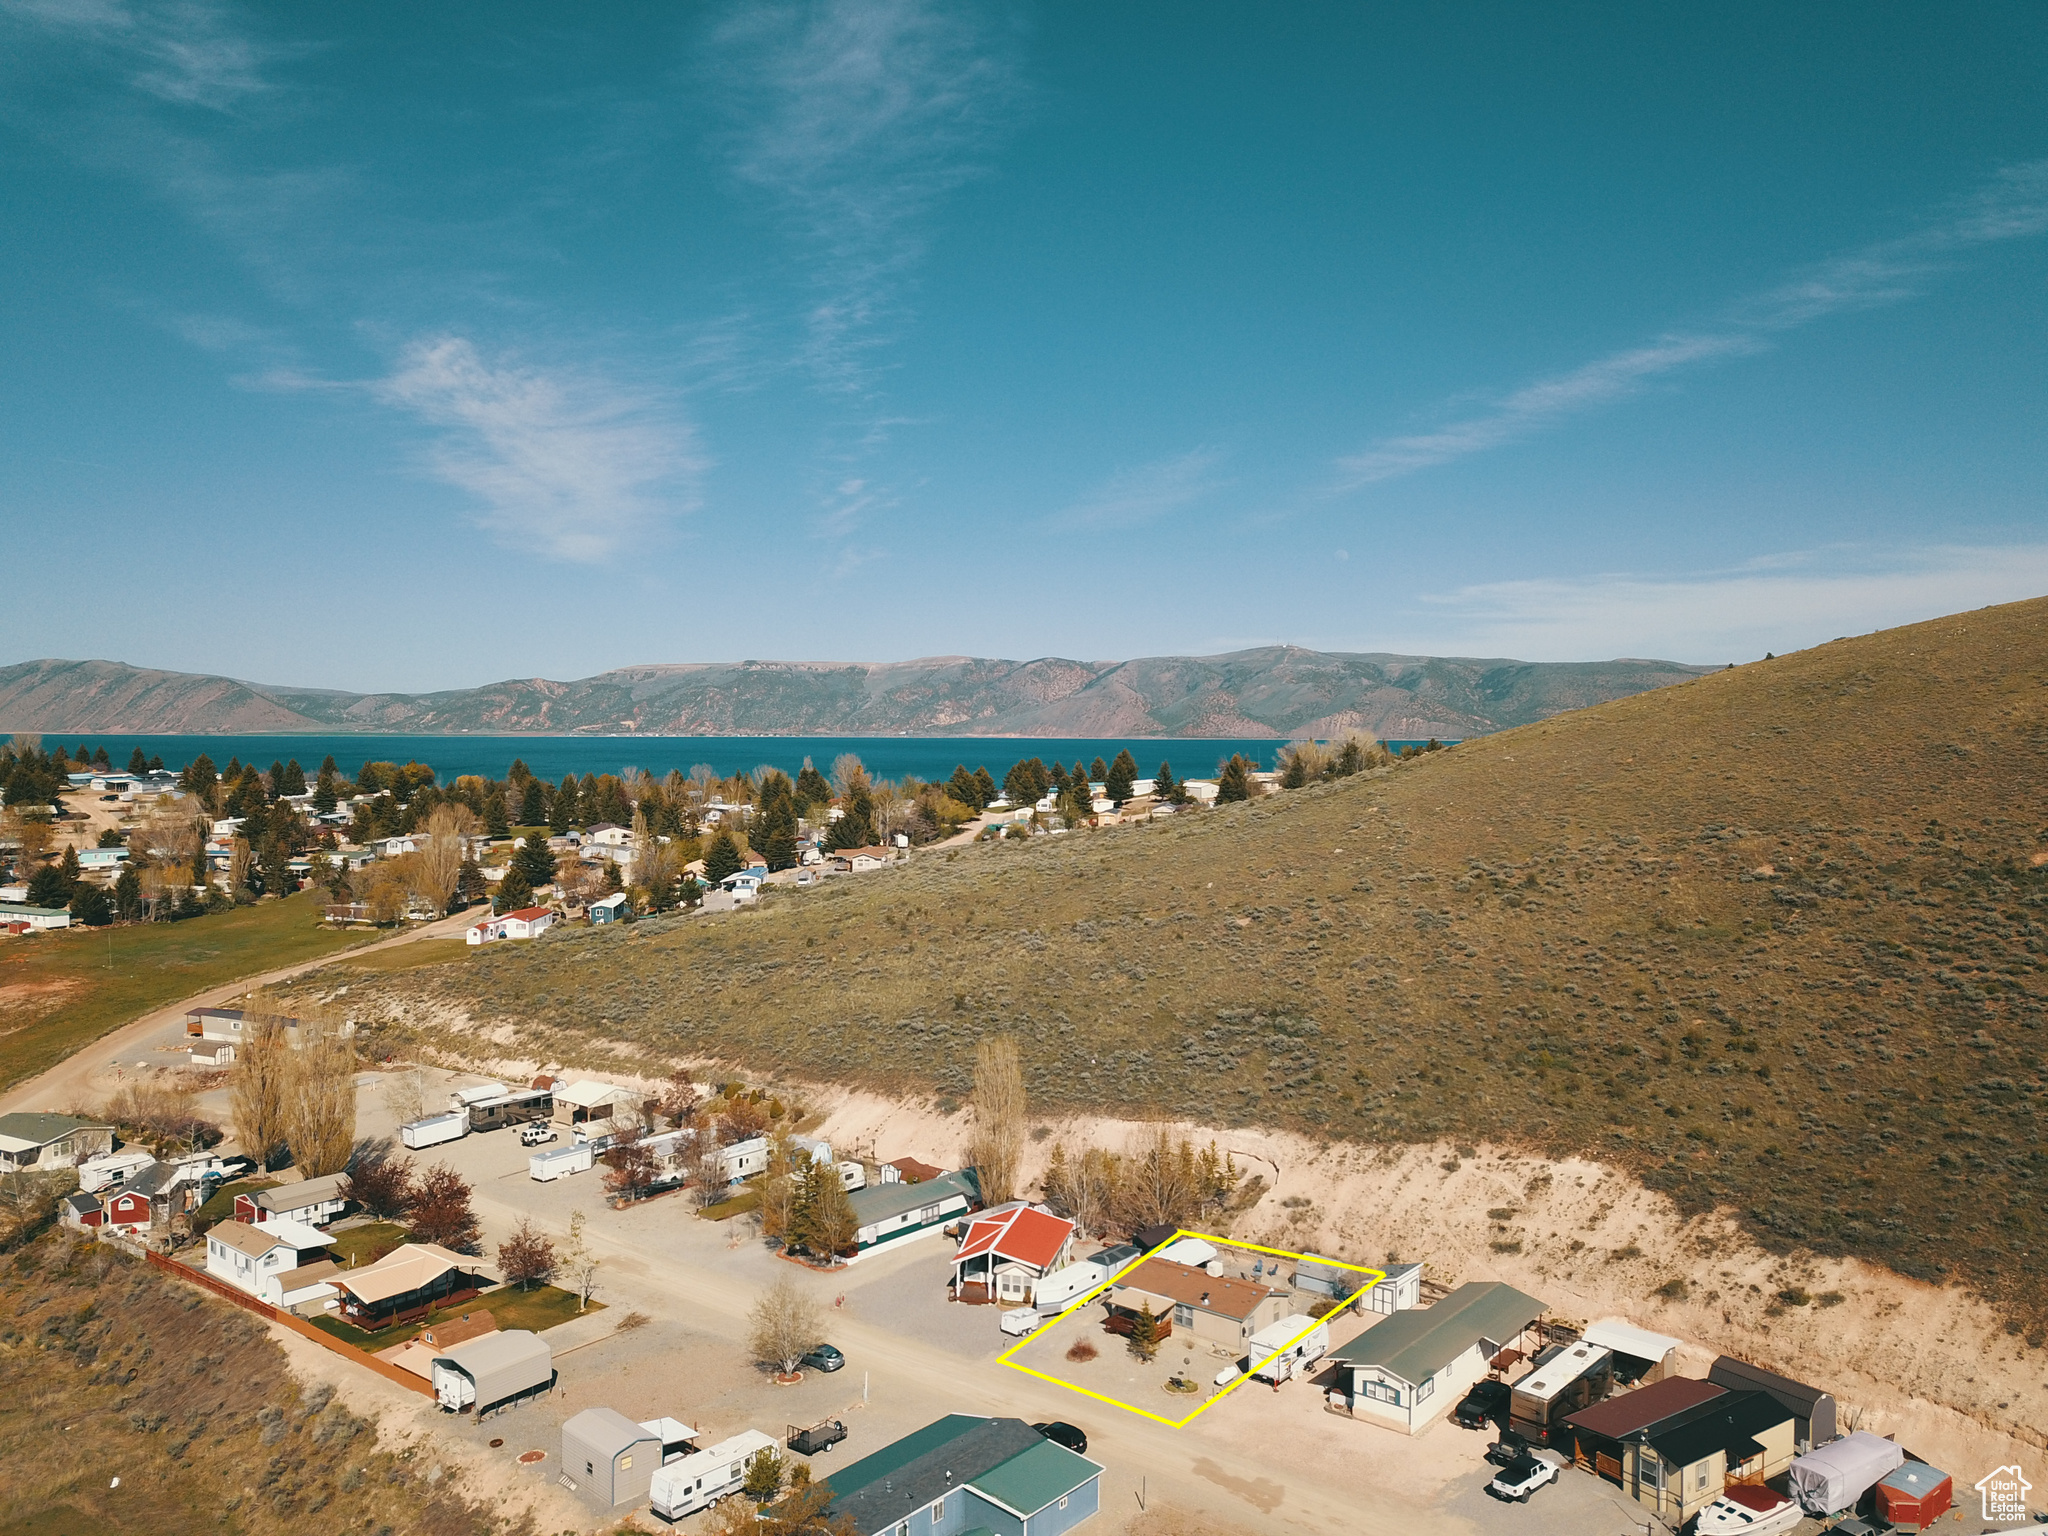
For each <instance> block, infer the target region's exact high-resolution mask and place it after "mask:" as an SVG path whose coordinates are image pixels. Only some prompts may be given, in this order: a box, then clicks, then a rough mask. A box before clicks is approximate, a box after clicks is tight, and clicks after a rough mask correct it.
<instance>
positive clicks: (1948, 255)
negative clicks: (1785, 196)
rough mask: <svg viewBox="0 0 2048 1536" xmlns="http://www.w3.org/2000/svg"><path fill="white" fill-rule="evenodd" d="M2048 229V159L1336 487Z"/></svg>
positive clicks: (1423, 459) (1427, 437)
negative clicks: (1889, 236) (1928, 218)
mask: <svg viewBox="0 0 2048 1536" xmlns="http://www.w3.org/2000/svg"><path fill="white" fill-rule="evenodd" d="M2044 232H2048V160H2037V161H2032V162H2029V163H2027V164H2024V165H2016V166H2010V167H2007V168H2006V169H2004V170H2002V171H2000V172H1999V173H1998V175H1997V176H1995V177H1993V178H1992V179H1991V180H1990V181H1989V182H1987V183H1986V184H1985V185H1984V186H1983V187H1981V188H1979V189H1978V190H1977V191H1976V192H1974V193H1973V194H1971V196H1969V197H1968V198H1966V199H1964V200H1963V201H1962V202H1960V203H1958V204H1956V205H1955V206H1953V207H1951V208H1949V209H1948V210H1946V211H1945V213H1944V214H1943V216H1942V217H1941V218H1940V219H1938V220H1936V221H1935V222H1933V223H1931V224H1929V225H1928V226H1927V227H1925V228H1923V229H1920V230H1916V231H1914V232H1913V233H1911V234H1908V235H1904V236H1901V237H1899V238H1898V239H1894V240H1886V241H1880V242H1877V243H1875V244H1872V245H1868V246H1865V247H1863V248H1862V249H1860V250H1856V251H1852V252H1849V253H1847V254H1845V255H1842V256H1837V257H1834V258H1831V259H1830V260H1827V261H1824V262H1822V263H1820V264H1819V265H1818V266H1816V267H1814V268H1812V269H1811V270H1810V271H1807V272H1804V273H1801V274H1799V275H1798V276H1796V277H1794V278H1792V279H1790V280H1789V281H1787V282H1785V283H1782V284H1780V285H1778V286H1776V287H1773V288H1771V289H1768V290H1766V291H1764V292H1762V293H1758V294H1754V295H1751V296H1750V297H1748V298H1746V299H1743V300H1741V301H1739V302H1738V303H1736V304H1734V305H1732V306H1730V307H1729V309H1728V310H1727V312H1726V313H1725V314H1724V315H1723V316H1722V317H1721V318H1720V319H1719V320H1717V321H1715V322H1714V323H1712V324H1709V325H1704V326H1699V327H1694V328H1691V329H1688V330H1686V331H1682V332H1674V333H1671V334H1668V335H1664V336H1660V337H1657V338H1656V339H1655V340H1652V341H1649V342H1646V343H1643V344H1640V345H1637V346H1633V347H1627V348H1624V349H1622V350H1621V351H1619V352H1612V353H1609V354H1608V355H1606V356H1604V357H1599V358H1595V359H1593V360H1592V361H1591V362H1588V363H1584V364H1581V365H1580V366H1579V367H1577V368H1573V369H1571V370H1569V371H1567V372H1565V373H1561V374H1557V375H1554V376H1552V377H1550V378H1546V379H1539V380H1537V381H1536V382H1534V383H1532V384H1527V385H1524V386H1522V387H1521V388H1520V389H1517V390H1515V391H1513V392H1512V393H1510V394H1508V395H1507V396H1505V397H1504V398H1502V399H1500V400H1498V401H1496V402H1495V403H1494V404H1492V405H1491V406H1489V407H1488V408H1487V409H1485V410H1482V411H1478V412H1476V413H1473V414H1470V415H1466V416H1463V417H1460V418H1458V419H1456V420H1453V421H1450V422H1447V423H1446V424H1444V425H1443V426H1440V427H1435V428H1432V429H1430V430H1428V431H1425V432H1418V433H1411V434H1403V435H1399V436H1393V437H1385V438H1382V439H1380V440H1379V441H1377V442H1375V443H1372V444H1370V445H1369V446H1368V447H1366V448H1365V449H1364V450H1363V451H1361V452H1359V453H1355V454H1350V455H1347V456H1345V457H1343V458H1340V459H1339V460H1338V461H1337V489H1339V490H1356V489H1357V488H1359V487H1360V486H1365V485H1371V484H1374V483H1376V482H1378V481H1383V480H1393V479H1397V478H1399V477H1400V476H1403V475H1410V474H1414V473H1415V472H1416V471H1418V470H1423V469H1430V468H1433V467H1435V466H1437V465H1439V464H1448V463H1451V462H1453V461H1454V460H1457V459H1462V458H1467V457H1469V456H1471V455H1472V454H1476V453H1485V452H1487V451H1489V450H1491V449H1494V448H1499V447H1503V446H1505V445H1506V444H1509V443H1514V442H1519V441H1521V440H1523V439H1525V438H1528V437H1530V436H1533V435H1534V434H1536V433H1537V432H1540V431H1542V430H1543V429H1545V428H1547V427H1550V426H1554V425H1555V424H1557V423H1558V422H1561V421H1564V420H1566V419H1568V418H1570V417H1572V416H1576V415H1579V414H1581V413H1582V412H1585V411H1589V410H1593V409H1595V408H1597V407H1599V406H1603V405H1607V404H1610V403H1612V402H1614V401H1616V400H1620V399H1623V398H1626V397H1627V396H1629V395H1633V394H1635V393H1637V392H1638V391H1640V390H1641V389H1643V388H1644V387H1646V386H1647V385H1649V384H1650V383H1652V382H1653V381H1655V380H1657V379H1661V378H1664V377H1666V376H1669V375H1673V374H1677V373H1680V372H1682V371H1684V370H1686V369H1688V368H1695V367H1699V366H1701V365H1703V364H1706V363H1711V362H1717V361H1720V360H1721V359H1724V358H1729V357H1735V356H1740V355H1742V354H1744V353H1751V352H1758V351H1762V350H1764V349H1765V348H1767V347H1769V346H1770V345H1771V344H1772V338H1773V337H1774V336H1776V335H1779V334H1782V333H1784V332H1787V331H1790V330H1793V329H1796V328H1797V327H1799V326H1803V325H1809V324H1811V323H1813V322H1814V321H1816V320H1820V319H1823V318H1825V317H1826V316H1828V315H1832V314H1837V313H1840V312H1842V311H1844V310H1852V309H1873V308H1877V307H1879V306H1882V305H1886V304H1896V303H1899V302H1901V301H1902V300H1905V299H1909V298H1912V297H1914V296H1915V295H1917V294H1918V293H1919V292H1921V290H1922V288H1923V287H1924V286H1925V284H1926V282H1927V280H1928V279H1929V278H1931V277H1932V276H1933V275H1934V274H1936V273H1937V272H1939V271H1940V270H1942V269H1943V268H1944V267H1945V266H1946V265H1948V264H1950V263H1951V262H1953V261H1954V260H1955V259H1957V258H1959V257H1961V256H1963V255H1965V254H1966V253H1968V252H1970V251H1972V250H1974V249H1977V248H1979V247H1981V246H1985V245H1989V244H1992V243H1995V242H1998V241H2004V240H2018V239H2027V238H2031V237H2034V236H2038V235H2040V234H2043V233H2044Z"/></svg>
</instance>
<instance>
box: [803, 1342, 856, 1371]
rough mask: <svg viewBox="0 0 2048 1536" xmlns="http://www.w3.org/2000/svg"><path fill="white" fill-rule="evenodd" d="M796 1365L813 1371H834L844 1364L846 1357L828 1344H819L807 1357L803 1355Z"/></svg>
mask: <svg viewBox="0 0 2048 1536" xmlns="http://www.w3.org/2000/svg"><path fill="white" fill-rule="evenodd" d="M797 1364H798V1365H807V1366H809V1367H810V1368H811V1369H812V1370H814V1371H836V1370H838V1369H839V1368H840V1367H841V1366H843V1365H845V1364H846V1356H844V1355H842V1354H841V1353H839V1351H838V1350H837V1349H835V1348H833V1347H832V1346H831V1345H830V1344H820V1345H819V1346H818V1347H817V1348H816V1349H814V1350H812V1351H811V1352H810V1353H809V1354H808V1355H805V1356H804V1357H803V1359H801V1360H799V1361H798V1362H797Z"/></svg>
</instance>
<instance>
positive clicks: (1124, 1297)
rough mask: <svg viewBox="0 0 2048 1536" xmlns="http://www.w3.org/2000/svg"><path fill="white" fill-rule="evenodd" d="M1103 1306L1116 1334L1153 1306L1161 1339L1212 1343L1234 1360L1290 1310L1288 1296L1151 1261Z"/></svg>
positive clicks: (1189, 1266) (1171, 1263)
mask: <svg viewBox="0 0 2048 1536" xmlns="http://www.w3.org/2000/svg"><path fill="white" fill-rule="evenodd" d="M1105 1305H1107V1307H1108V1308H1109V1316H1108V1318H1107V1320H1106V1323H1107V1326H1108V1328H1109V1330H1110V1331H1111V1332H1112V1333H1122V1332H1127V1331H1128V1330H1129V1328H1130V1323H1131V1319H1133V1318H1135V1317H1136V1316H1137V1315H1138V1313H1139V1311H1140V1310H1141V1309H1142V1308H1144V1307H1147V1306H1149V1307H1151V1309H1152V1315H1153V1316H1154V1317H1157V1318H1158V1319H1159V1320H1160V1322H1161V1324H1162V1327H1161V1330H1160V1331H1161V1334H1162V1336H1166V1335H1168V1334H1169V1333H1170V1335H1171V1336H1172V1337H1175V1338H1180V1339H1192V1340H1196V1341H1199V1342H1201V1343H1204V1344H1208V1345H1210V1346H1212V1347H1213V1348H1214V1349H1215V1350H1216V1351H1217V1353H1218V1354H1220V1355H1222V1356H1224V1357H1225V1358H1228V1359H1233V1360H1234V1359H1236V1358H1237V1357H1238V1356H1239V1355H1242V1354H1243V1353H1244V1352H1245V1351H1246V1349H1247V1348H1249V1346H1250V1342H1251V1336H1252V1335H1253V1334H1255V1333H1257V1332H1258V1331H1259V1330H1260V1329H1262V1328H1265V1327H1266V1326H1267V1325H1269V1324H1271V1323H1277V1322H1279V1321H1280V1319H1281V1318H1283V1317H1285V1316H1286V1315H1287V1314H1288V1312H1289V1310H1290V1306H1289V1298H1288V1296H1287V1293H1286V1292H1284V1291H1279V1290H1275V1289H1274V1288H1273V1287H1272V1286H1270V1285H1259V1284H1258V1283H1256V1282H1255V1281H1251V1280H1236V1279H1232V1278H1231V1277H1230V1276H1228V1275H1212V1274H1210V1273H1209V1272H1208V1271H1207V1270H1205V1269H1198V1268H1196V1267H1195V1266H1194V1265H1192V1264H1176V1263H1175V1262H1174V1261H1173V1260H1171V1259H1147V1260H1146V1261H1145V1262H1144V1263H1142V1264H1140V1265H1139V1266H1138V1267H1137V1268H1135V1269H1133V1270H1132V1271H1131V1272H1130V1274H1129V1275H1128V1276H1127V1277H1126V1278H1125V1280H1124V1282H1123V1284H1121V1285H1117V1286H1113V1287H1112V1288H1111V1289H1110V1292H1109V1295H1108V1296H1107V1297H1106V1298H1105Z"/></svg>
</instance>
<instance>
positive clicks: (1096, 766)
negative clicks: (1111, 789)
mask: <svg viewBox="0 0 2048 1536" xmlns="http://www.w3.org/2000/svg"><path fill="white" fill-rule="evenodd" d="M1088 780H1089V782H1090V783H1091V784H1106V783H1108V782H1109V764H1107V763H1105V762H1104V761H1103V760H1102V759H1101V758H1099V757H1098V758H1096V759H1095V761H1094V762H1093V763H1091V764H1090V765H1089V767H1088Z"/></svg>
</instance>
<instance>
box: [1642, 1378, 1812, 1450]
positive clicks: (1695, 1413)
mask: <svg viewBox="0 0 2048 1536" xmlns="http://www.w3.org/2000/svg"><path fill="white" fill-rule="evenodd" d="M1791 1417H1792V1415H1791V1414H1789V1413H1787V1412H1786V1411H1785V1410H1784V1408H1782V1407H1781V1406H1780V1405H1779V1404H1778V1403H1776V1402H1775V1401H1773V1400H1772V1398H1771V1396H1770V1394H1769V1393H1767V1392H1729V1393H1725V1394H1724V1395H1722V1396H1720V1397H1717V1398H1714V1399H1713V1400H1711V1401H1710V1402H1705V1403H1701V1404H1700V1405H1699V1406H1698V1407H1697V1408H1692V1409H1688V1410H1687V1411H1686V1412H1684V1413H1682V1414H1678V1415H1676V1416H1675V1417H1673V1418H1671V1419H1668V1420H1666V1421H1665V1422H1664V1423H1662V1424H1657V1425H1653V1426H1652V1427H1651V1428H1649V1429H1648V1430H1645V1431H1643V1432H1642V1438H1644V1439H1646V1440H1648V1441H1649V1442H1650V1448H1651V1449H1652V1450H1654V1451H1655V1452H1656V1453H1657V1454H1658V1455H1659V1456H1662V1457H1663V1458H1664V1459H1665V1460H1666V1461H1668V1462H1670V1463H1671V1464H1672V1465H1673V1466H1675V1467H1689V1466H1691V1465H1692V1464H1693V1463H1694V1462H1696V1461H1704V1460H1706V1459H1707V1457H1709V1456H1711V1455H1713V1454H1714V1453H1715V1452H1716V1451H1726V1452H1727V1453H1728V1460H1729V1461H1730V1462H1740V1461H1747V1460H1749V1458H1750V1457H1752V1456H1754V1455H1756V1454H1757V1453H1758V1451H1760V1450H1761V1449H1762V1447H1761V1446H1757V1444H1756V1437H1757V1436H1758V1435H1760V1434H1762V1433H1763V1432H1764V1431H1765V1430H1767V1429H1771V1428H1774V1427H1775V1426H1777V1425H1779V1424H1783V1423H1785V1422H1786V1421H1787V1420H1788V1419H1790V1418H1791ZM1752 1446H1756V1449H1755V1450H1752V1449H1750V1447H1752Z"/></svg>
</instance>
